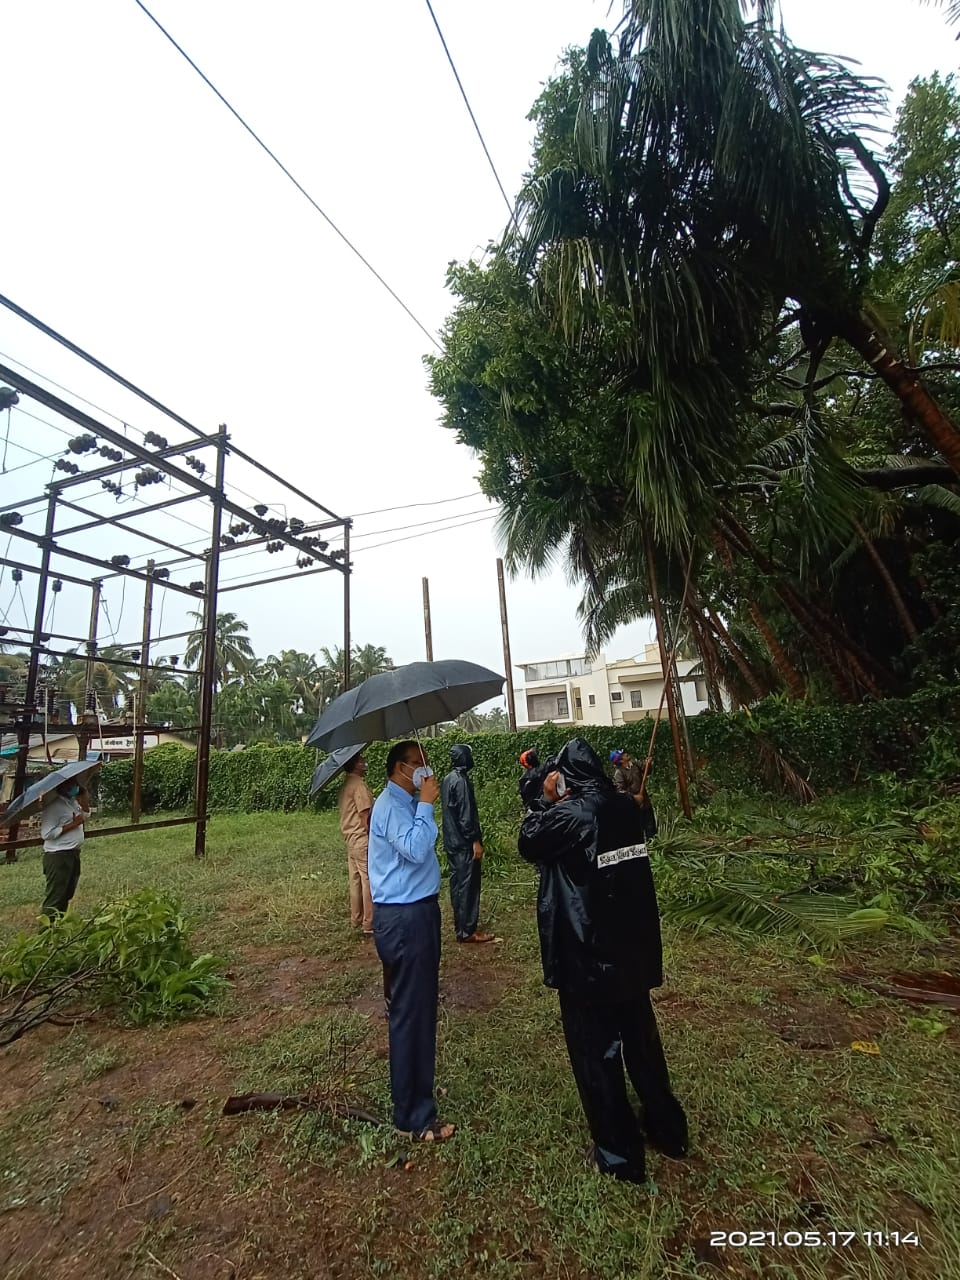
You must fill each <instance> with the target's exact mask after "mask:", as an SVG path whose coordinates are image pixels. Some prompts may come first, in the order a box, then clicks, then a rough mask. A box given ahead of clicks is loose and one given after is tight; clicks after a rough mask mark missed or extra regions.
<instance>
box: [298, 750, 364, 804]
mask: <svg viewBox="0 0 960 1280" xmlns="http://www.w3.org/2000/svg"><path fill="white" fill-rule="evenodd" d="M366 745H367V744H366V743H365V742H361V743H354V744H353V745H352V746H348V747H338V748H337V750H336V751H332V752H331V753H330V755H328V756H327V758H326V760H323V761H321V762H320V764H318V765H317V767H316V769H314V771H313V779H312V780H311V782H310V794H311V795H312V796H315V795H316V794H317V792H318V791H319V790H320V789H321V788H322V787H325V786H326V785H327V783H328V782H332V781H333V779H334V778H335V777H336V776H337V774H338V773H339V772H340V770H341V769H343V768H344V767H345V766H346V765H348V764H349V763H350V761H351V760H352V759H353V757H354V756H357V755H359V754H360V752H361V751H362V750H363V749H364V747H365V746H366Z"/></svg>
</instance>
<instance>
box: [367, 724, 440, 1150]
mask: <svg viewBox="0 0 960 1280" xmlns="http://www.w3.org/2000/svg"><path fill="white" fill-rule="evenodd" d="M439 794H440V789H439V787H438V785H437V780H436V778H435V777H434V776H433V773H432V771H431V770H430V768H429V766H428V764H427V759H426V756H425V755H424V754H423V752H422V750H421V748H420V746H419V745H418V744H417V743H416V742H398V743H397V744H396V745H395V746H393V747H391V748H390V752H389V754H388V756H387V785H386V787H384V789H383V791H381V793H380V795H379V796H378V797H377V799H376V801H375V802H374V806H373V811H372V813H371V815H370V840H369V843H368V846H367V873H368V875H369V877H370V896H371V897H372V898H373V939H374V942H375V944H376V948H377V954H378V955H379V957H380V960H381V961H382V963H383V968H384V974H385V977H386V981H387V984H388V986H389V991H390V1005H389V1015H388V1016H389V1027H390V1093H391V1096H392V1098H393V1122H394V1124H395V1125H396V1127H397V1128H398V1129H399V1130H401V1131H402V1132H404V1133H408V1134H411V1135H412V1136H413V1137H416V1138H420V1139H422V1140H423V1141H425V1142H445V1141H446V1140H447V1139H448V1138H452V1137H453V1133H454V1127H453V1125H450V1124H441V1123H440V1122H439V1120H438V1119H437V1103H436V1098H435V1096H434V1073H435V1070H436V1056H437V998H438V996H439V990H440V903H439V897H438V895H439V892H440V863H439V861H438V859H437V847H436V846H437V824H436V821H435V820H434V816H433V806H434V804H435V803H436V801H437V798H438V796H439Z"/></svg>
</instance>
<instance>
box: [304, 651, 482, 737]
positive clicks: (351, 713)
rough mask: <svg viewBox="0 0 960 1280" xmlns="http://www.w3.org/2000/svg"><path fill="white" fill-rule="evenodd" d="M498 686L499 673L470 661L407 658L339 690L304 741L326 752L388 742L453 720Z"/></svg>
mask: <svg viewBox="0 0 960 1280" xmlns="http://www.w3.org/2000/svg"><path fill="white" fill-rule="evenodd" d="M502 691H503V676H498V675H497V673H496V672H495V671H489V670H488V669H487V668H486V667H480V666H477V664H476V663H475V662H462V661H461V660H460V659H458V658H451V659H447V660H444V661H441V662H411V663H409V664H408V665H407V666H405V667H397V668H396V669H395V670H393V671H383V672H381V673H380V675H378V676H371V677H370V679H369V680H365V681H364V682H363V684H361V685H358V686H357V688H356V689H351V690H349V692H347V693H344V694H341V695H340V697H339V698H337V699H336V700H335V701H334V702H332V703H331V704H330V706H329V707H327V709H326V711H324V713H323V715H322V716H321V717H320V719H319V720H318V721H317V723H316V725H315V726H314V730H313V732H312V733H311V734H310V737H309V738H308V739H307V746H309V747H323V748H324V749H325V750H328V751H329V750H332V749H333V748H334V747H339V746H344V745H346V744H347V743H350V742H356V741H357V740H358V739H364V740H365V741H367V742H390V741H391V740H392V739H394V738H402V737H403V736H404V734H407V733H415V732H416V730H417V729H423V728H424V727H425V726H426V725H428V724H439V723H440V721H441V720H455V719H456V718H457V716H459V715H462V713H463V712H464V711H469V710H470V708H471V707H475V706H477V704H478V703H480V702H486V701H487V699H488V698H496V697H499V695H500V694H501V693H502Z"/></svg>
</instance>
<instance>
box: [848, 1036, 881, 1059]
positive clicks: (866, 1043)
mask: <svg viewBox="0 0 960 1280" xmlns="http://www.w3.org/2000/svg"><path fill="white" fill-rule="evenodd" d="M850 1048H851V1049H852V1050H853V1051H854V1052H855V1053H872V1054H873V1055H874V1057H877V1058H879V1056H880V1046H879V1045H878V1044H874V1042H873V1041H872V1040H854V1042H853V1044H852V1045H851V1046H850Z"/></svg>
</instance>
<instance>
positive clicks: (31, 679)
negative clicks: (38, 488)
mask: <svg viewBox="0 0 960 1280" xmlns="http://www.w3.org/2000/svg"><path fill="white" fill-rule="evenodd" d="M58 496H59V495H58V491H57V489H56V488H55V487H54V486H53V485H50V486H49V497H48V498H47V519H46V524H45V525H44V530H43V541H42V542H41V543H40V546H41V547H42V552H41V555H40V573H39V576H38V578H37V601H36V607H35V609H34V614H33V636H32V638H31V641H30V660H29V663H28V666H27V688H26V692H25V694H24V698H23V704H24V705H23V708H22V714H21V715H20V717H19V718H18V719H17V765H16V771H15V773H14V778H13V799H16V798H17V796H19V795H21V794H22V793H23V790H24V788H25V786H26V783H27V760H28V759H29V757H30V729H31V727H32V725H33V722H34V717H35V715H36V712H37V707H36V700H37V678H38V676H39V674H40V646H41V643H42V642H41V640H40V637H41V636H42V635H43V634H44V632H43V614H44V610H45V608H46V603H47V580H48V579H49V577H50V557H51V555H52V554H53V534H54V530H55V528H56V523H57V498H58ZM19 829H20V823H19V822H14V823H12V824H11V826H10V835H9V836H8V838H7V852H6V859H5V860H6V861H7V862H16V861H17V851H16V849H15V848H14V847H13V846H14V844H15V842H16V839H17V834H18V832H19Z"/></svg>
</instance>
